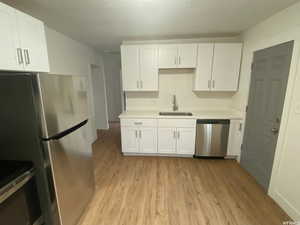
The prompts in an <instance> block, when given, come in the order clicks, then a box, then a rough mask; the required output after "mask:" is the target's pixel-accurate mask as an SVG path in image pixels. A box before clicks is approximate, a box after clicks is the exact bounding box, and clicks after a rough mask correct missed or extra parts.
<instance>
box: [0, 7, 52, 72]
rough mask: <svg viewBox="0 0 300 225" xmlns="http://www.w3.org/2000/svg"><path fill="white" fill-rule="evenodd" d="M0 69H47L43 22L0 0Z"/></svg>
mask: <svg viewBox="0 0 300 225" xmlns="http://www.w3.org/2000/svg"><path fill="white" fill-rule="evenodd" d="M0 28H1V31H2V33H1V39H0V47H1V52H0V70H10V71H31V72H49V62H48V52H47V45H46V39H45V31H44V24H43V23H42V22H41V21H39V20H37V19H35V18H33V17H31V16H28V15H26V14H24V13H22V12H20V11H18V10H15V9H13V8H11V7H10V6H7V5H5V4H3V3H0Z"/></svg>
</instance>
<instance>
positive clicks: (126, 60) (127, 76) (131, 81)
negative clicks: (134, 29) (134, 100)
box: [121, 45, 140, 91]
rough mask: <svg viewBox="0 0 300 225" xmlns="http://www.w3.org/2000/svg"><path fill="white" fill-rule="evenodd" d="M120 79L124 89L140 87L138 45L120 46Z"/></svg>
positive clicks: (133, 89)
mask: <svg viewBox="0 0 300 225" xmlns="http://www.w3.org/2000/svg"><path fill="white" fill-rule="evenodd" d="M121 57H122V81H123V90H124V91H138V90H139V88H140V71H139V70H140V69H139V68H140V63H139V47H138V46H136V45H126V46H121Z"/></svg>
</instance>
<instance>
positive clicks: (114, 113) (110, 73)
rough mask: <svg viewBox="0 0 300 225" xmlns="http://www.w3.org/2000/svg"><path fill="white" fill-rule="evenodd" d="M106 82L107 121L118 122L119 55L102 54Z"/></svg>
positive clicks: (120, 104) (119, 110)
mask: <svg viewBox="0 0 300 225" xmlns="http://www.w3.org/2000/svg"><path fill="white" fill-rule="evenodd" d="M103 61H104V71H105V80H106V96H107V108H108V119H109V121H118V120H119V119H118V116H119V115H120V114H121V112H122V103H121V86H120V84H121V83H120V79H121V75H120V71H121V56H120V54H119V53H105V54H103Z"/></svg>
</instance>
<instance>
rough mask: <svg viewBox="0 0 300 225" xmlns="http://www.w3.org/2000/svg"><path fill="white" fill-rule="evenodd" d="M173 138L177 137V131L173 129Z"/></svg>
mask: <svg viewBox="0 0 300 225" xmlns="http://www.w3.org/2000/svg"><path fill="white" fill-rule="evenodd" d="M173 138H174V139H176V131H175V130H174V131H173Z"/></svg>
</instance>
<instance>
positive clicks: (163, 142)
mask: <svg viewBox="0 0 300 225" xmlns="http://www.w3.org/2000/svg"><path fill="white" fill-rule="evenodd" d="M176 143H177V140H176V128H158V152H159V153H164V154H168V153H169V154H174V153H176Z"/></svg>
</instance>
